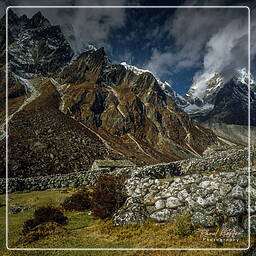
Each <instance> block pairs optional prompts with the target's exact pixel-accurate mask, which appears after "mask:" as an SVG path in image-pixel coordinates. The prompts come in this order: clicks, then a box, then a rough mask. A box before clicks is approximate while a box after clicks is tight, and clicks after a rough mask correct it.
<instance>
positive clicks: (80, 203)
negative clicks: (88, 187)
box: [61, 192, 91, 211]
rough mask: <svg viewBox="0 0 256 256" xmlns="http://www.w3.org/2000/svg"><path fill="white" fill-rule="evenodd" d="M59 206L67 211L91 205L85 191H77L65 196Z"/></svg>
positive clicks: (84, 208)
mask: <svg viewBox="0 0 256 256" xmlns="http://www.w3.org/2000/svg"><path fill="white" fill-rule="evenodd" d="M61 206H62V207H63V208H64V209H65V210H68V211H72V210H74V211H84V210H88V209H89V208H90V206H91V199H90V197H89V194H88V193H86V192H78V193H75V194H73V195H72V196H70V197H67V198H66V199H65V200H64V202H63V203H62V204H61Z"/></svg>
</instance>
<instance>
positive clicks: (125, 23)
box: [0, 0, 256, 95]
mask: <svg viewBox="0 0 256 256" xmlns="http://www.w3.org/2000/svg"><path fill="white" fill-rule="evenodd" d="M170 2H171V4H172V5H181V4H185V5H194V4H200V3H202V1H196V0H191V1H188V0H187V1H164V0H159V1H157V2H156V1H135V0H116V1H114V0H106V1H103V0H95V1H93V2H90V1H81V0H80V1H79V0H77V1H76V0H64V1H61V4H62V5H84V4H85V3H86V4H87V5H100V6H101V5H120V6H123V5H138V4H141V5H156V4H157V5H170ZM203 2H204V5H207V3H208V5H209V3H210V2H211V3H212V2H213V1H203ZM220 2H221V3H222V4H225V3H226V4H227V3H229V4H230V2H231V1H229V0H227V1H218V0H216V1H215V4H218V3H220ZM253 2H254V1H250V3H253ZM2 3H3V2H2ZM37 3H38V2H37ZM90 3H91V4H90ZM0 4H1V1H0ZM9 4H11V5H36V1H32V0H23V1H18V2H17V1H9ZM9 4H8V5H9ZM44 4H45V5H59V4H60V1H57V0H55V1H54V0H52V1H50V0H46V1H45V2H44ZM222 4H221V5H222ZM232 4H233V5H235V4H241V5H244V4H247V2H246V1H243V2H241V1H232ZM2 5H3V4H2ZM2 5H1V6H2ZM38 10H39V9H38V8H34V9H26V10H24V9H23V10H18V13H19V14H22V13H24V12H25V13H26V14H27V15H28V16H30V17H31V16H32V15H33V14H34V13H36V12H37V11H38ZM40 11H41V12H42V13H43V15H44V16H46V17H47V18H48V19H49V20H50V21H51V23H52V24H60V25H61V26H62V28H63V31H65V34H66V36H67V37H68V38H69V40H70V42H71V44H72V46H73V48H74V49H76V50H77V51H80V50H81V49H82V48H83V47H86V45H88V44H93V45H95V46H96V47H102V46H104V47H105V50H106V52H107V54H108V56H109V57H110V58H111V59H112V61H113V62H115V63H118V62H121V61H126V62H127V63H128V64H131V65H134V66H137V67H139V68H144V69H148V70H150V71H152V72H153V73H154V74H155V75H156V76H158V77H159V78H160V79H161V80H162V81H168V82H170V83H171V84H172V85H173V88H174V89H175V90H176V91H177V92H179V93H180V94H182V95H183V94H185V93H186V91H187V90H188V88H189V87H190V86H191V84H192V83H193V81H197V80H200V78H201V77H205V76H206V77H207V75H210V74H211V73H212V72H219V73H221V74H222V75H223V76H224V77H226V78H228V77H230V76H231V75H232V74H233V72H234V69H236V68H242V67H245V66H246V64H247V57H248V54H247V52H248V49H247V37H248V33H247V25H248V24H247V14H248V11H247V9H174V8H164V9H159V8H157V9H145V8H143V9H138V8H137V9H123V8H120V9H119V8H118V9H113V8H112V9H102V8H101V9H96V8H95V9H40ZM252 25H253V28H256V22H255V19H252ZM254 34H255V33H254ZM254 34H253V36H254ZM253 40H254V38H252V41H253ZM254 41H255V40H254ZM251 51H252V56H255V54H256V49H255V47H253V49H252V50H251Z"/></svg>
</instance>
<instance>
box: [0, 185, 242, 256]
mask: <svg viewBox="0 0 256 256" xmlns="http://www.w3.org/2000/svg"><path fill="white" fill-rule="evenodd" d="M73 192H74V191H68V192H67V193H61V192H60V191H58V190H53V191H42V192H30V193H13V194H10V196H9V197H10V199H11V200H10V201H9V203H10V204H17V205H33V206H36V207H38V206H43V205H47V204H51V205H53V206H59V205H60V202H61V200H60V199H63V197H66V196H70V195H71V194H72V193H73ZM3 199H4V195H1V196H0V200H1V201H2V200H3ZM33 212H34V209H30V210H28V211H25V212H23V213H17V214H9V246H10V247H19V248H21V247H28V248H97V247H99V248H120V247H121V248H133V247H137V248H150V247H155V248H157V247H158V248H160V247H162V248H166V247H174V248H175V247H176V248H177V247H181V248H182V247H192V248H193V247H201V248H203V247H217V245H216V244H215V243H214V242H206V241H202V239H201V238H200V235H199V234H191V235H188V236H185V237H180V236H178V235H176V234H175V223H167V224H164V225H162V224H156V223H153V222H150V221H149V222H147V223H145V224H143V225H138V226H132V225H125V226H122V227H115V226H114V225H113V223H112V222H111V221H102V220H100V219H98V218H96V217H94V216H92V215H91V214H90V213H89V212H75V211H74V212H67V211H65V212H64V214H65V215H66V216H67V217H68V219H69V222H68V224H67V225H66V226H63V227H60V228H59V229H58V230H57V231H56V232H54V233H52V234H50V235H48V236H46V237H44V238H42V239H40V240H38V241H34V242H32V243H30V244H27V245H22V244H21V243H19V242H18V241H19V239H20V238H21V235H20V232H21V230H22V224H23V222H24V221H25V220H27V219H29V218H31V217H32V215H33ZM0 228H1V230H5V206H2V207H0ZM0 246H1V251H0V255H4V256H26V255H29V256H41V255H42V256H48V255H49V256H50V255H54V256H55V255H61V256H62V255H63V256H69V255H72V256H73V255H74V256H80V255H85V256H87V255H92V256H94V255H110V256H111V255H113V256H116V255H117V256H118V255H127V256H129V255H131V256H132V255H134V256H135V255H141V256H143V255H193V256H194V255H195V252H193V251H182V252H177V251H170V252H167V251H157V252H150V251H107V252H106V251H72V252H71V251H8V250H6V249H5V233H4V232H1V233H0ZM235 246H237V247H243V246H246V241H245V240H241V241H239V243H236V244H232V243H225V244H223V247H235ZM196 254H197V253H196ZM197 255H223V252H221V251H215V252H214V251H204V252H203V251H201V252H199V253H198V254H197ZM226 255H239V253H237V252H235V251H231V252H230V253H229V254H226Z"/></svg>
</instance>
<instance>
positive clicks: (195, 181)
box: [113, 170, 256, 234]
mask: <svg viewBox="0 0 256 256" xmlns="http://www.w3.org/2000/svg"><path fill="white" fill-rule="evenodd" d="M126 189H127V193H128V196H129V197H128V199H127V201H126V203H125V205H124V206H123V207H122V208H121V209H119V211H118V212H117V213H116V214H115V215H114V217H113V220H114V222H115V224H116V225H123V224H139V223H143V222H145V221H146V220H147V219H152V220H154V221H157V222H167V221H170V220H172V219H175V217H176V216H177V215H180V214H183V213H190V214H191V216H192V224H193V225H194V226H203V227H207V228H209V227H216V226H223V228H224V227H227V226H232V228H234V229H235V230H236V231H237V232H239V233H246V232H247V225H248V218H247V215H248V175H247V171H245V170H240V171H236V172H223V173H219V174H211V175H209V176H207V175H202V174H192V175H186V176H182V177H174V178H173V177H170V178H166V179H155V178H153V177H150V176H148V177H144V178H141V177H140V173H134V174H133V175H132V177H131V178H130V179H128V180H127V182H126ZM250 192H251V193H250V194H251V215H252V217H251V224H252V230H251V231H252V233H254V234H256V173H255V172H254V173H253V174H252V176H251V187H250Z"/></svg>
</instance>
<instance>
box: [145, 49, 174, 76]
mask: <svg viewBox="0 0 256 256" xmlns="http://www.w3.org/2000/svg"><path fill="white" fill-rule="evenodd" d="M175 61H176V57H175V55H174V54H172V53H171V52H165V53H161V52H160V51H159V50H157V49H153V53H152V56H151V58H150V60H149V62H148V63H147V64H146V65H145V68H146V69H148V70H150V71H151V72H152V73H153V74H155V75H156V76H158V77H161V76H163V75H171V74H172V71H171V69H170V67H171V66H172V65H174V63H175Z"/></svg>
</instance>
